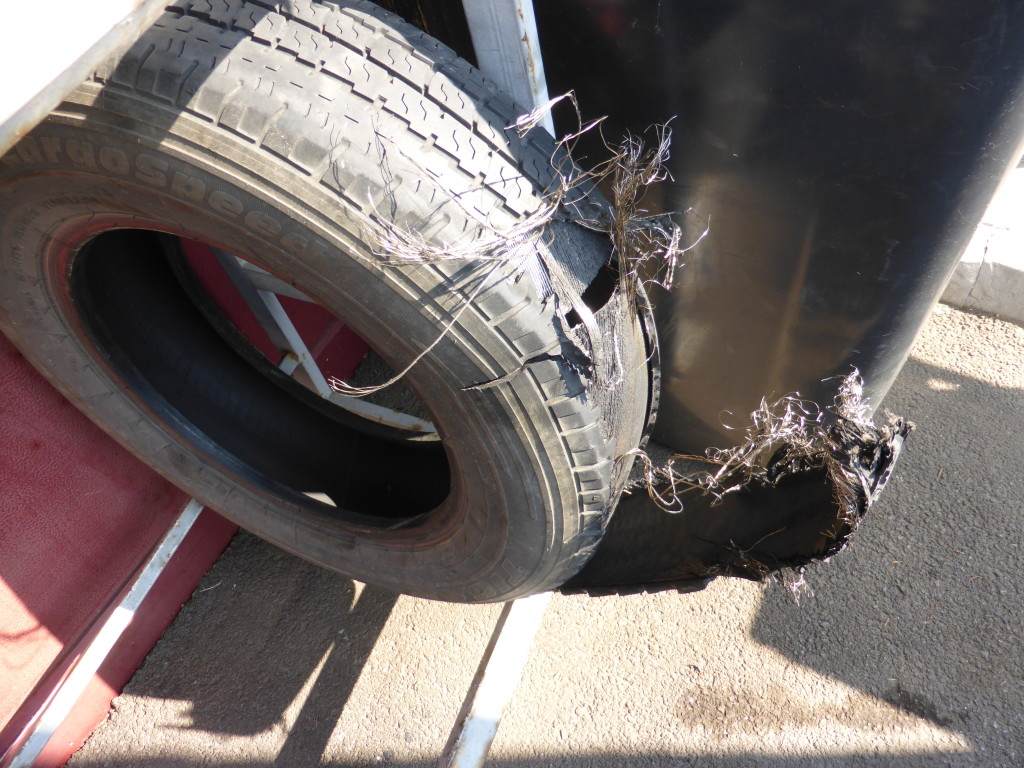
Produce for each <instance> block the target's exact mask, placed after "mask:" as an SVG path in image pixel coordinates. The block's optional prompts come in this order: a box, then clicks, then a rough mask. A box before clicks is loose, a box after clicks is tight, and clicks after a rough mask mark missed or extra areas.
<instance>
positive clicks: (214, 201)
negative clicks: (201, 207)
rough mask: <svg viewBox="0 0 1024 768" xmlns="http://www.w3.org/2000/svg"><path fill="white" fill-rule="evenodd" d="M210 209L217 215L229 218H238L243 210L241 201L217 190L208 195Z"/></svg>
mask: <svg viewBox="0 0 1024 768" xmlns="http://www.w3.org/2000/svg"><path fill="white" fill-rule="evenodd" d="M210 207H211V208H212V209H213V210H215V211H217V213H222V214H224V215H225V216H231V217H235V216H239V215H241V213H242V211H244V210H245V208H244V207H243V206H242V201H241V200H239V199H238V198H236V197H232V196H231V195H229V194H228V193H227V192H222V191H221V190H219V189H218V190H217V191H216V192H214V193H213V194H211V195H210Z"/></svg>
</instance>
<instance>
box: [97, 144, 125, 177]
mask: <svg viewBox="0 0 1024 768" xmlns="http://www.w3.org/2000/svg"><path fill="white" fill-rule="evenodd" d="M99 156H100V165H101V166H102V167H103V170H105V171H109V172H110V173H113V174H116V175H118V176H127V175H128V174H129V173H130V172H131V170H132V166H131V163H129V162H128V156H127V155H126V154H125V153H124V152H122V151H121V150H119V149H114V148H113V147H100V152H99Z"/></svg>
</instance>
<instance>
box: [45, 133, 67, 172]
mask: <svg viewBox="0 0 1024 768" xmlns="http://www.w3.org/2000/svg"><path fill="white" fill-rule="evenodd" d="M39 143H40V144H42V146H43V154H44V155H46V162H48V163H51V164H53V165H56V164H57V161H58V159H59V158H60V156H61V155H62V154H64V148H63V147H61V145H60V139H58V138H56V137H54V136H43V137H42V138H40V139H39Z"/></svg>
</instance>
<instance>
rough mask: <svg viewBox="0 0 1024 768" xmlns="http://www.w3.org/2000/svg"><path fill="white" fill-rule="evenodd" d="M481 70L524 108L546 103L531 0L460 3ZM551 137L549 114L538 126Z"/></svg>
mask: <svg viewBox="0 0 1024 768" xmlns="http://www.w3.org/2000/svg"><path fill="white" fill-rule="evenodd" d="M462 7H463V9H464V10H465V12H466V21H467V22H468V24H469V34H470V37H472V38H473V50H474V51H475V52H476V62H477V65H478V66H479V67H480V71H481V72H483V73H484V74H485V75H487V76H488V77H489V78H491V80H493V81H494V82H495V83H497V84H498V87H499V88H501V89H502V90H504V91H505V92H506V93H508V94H509V95H511V96H512V98H513V99H515V100H516V101H517V102H519V103H520V104H522V105H523V106H524V107H528V108H529V109H533V108H534V107H538V106H540V105H541V104H544V103H545V102H546V101H547V100H548V84H547V79H546V78H545V77H544V59H543V57H542V56H541V53H540V38H539V36H538V34H537V19H536V17H535V16H534V13H533V2H532V0H462ZM540 124H541V125H542V126H544V128H545V129H546V130H547V132H548V133H550V134H551V135H552V136H554V135H555V125H554V122H553V121H552V120H551V113H550V112H548V113H547V114H546V115H544V117H543V119H542V120H541V123H540Z"/></svg>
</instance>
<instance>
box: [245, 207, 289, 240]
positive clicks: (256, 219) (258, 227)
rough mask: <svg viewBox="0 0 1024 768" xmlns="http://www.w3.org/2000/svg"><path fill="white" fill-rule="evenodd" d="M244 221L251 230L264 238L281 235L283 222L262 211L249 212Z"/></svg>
mask: <svg viewBox="0 0 1024 768" xmlns="http://www.w3.org/2000/svg"><path fill="white" fill-rule="evenodd" d="M242 221H243V222H244V223H245V226H247V227H249V229H251V230H253V231H254V232H258V233H259V234H261V235H263V236H264V237H277V236H278V235H279V234H281V222H279V221H278V220H277V219H274V218H271V217H270V216H267V214H265V213H261V212H260V211H249V213H247V214H245V218H244V219H243V220H242Z"/></svg>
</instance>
